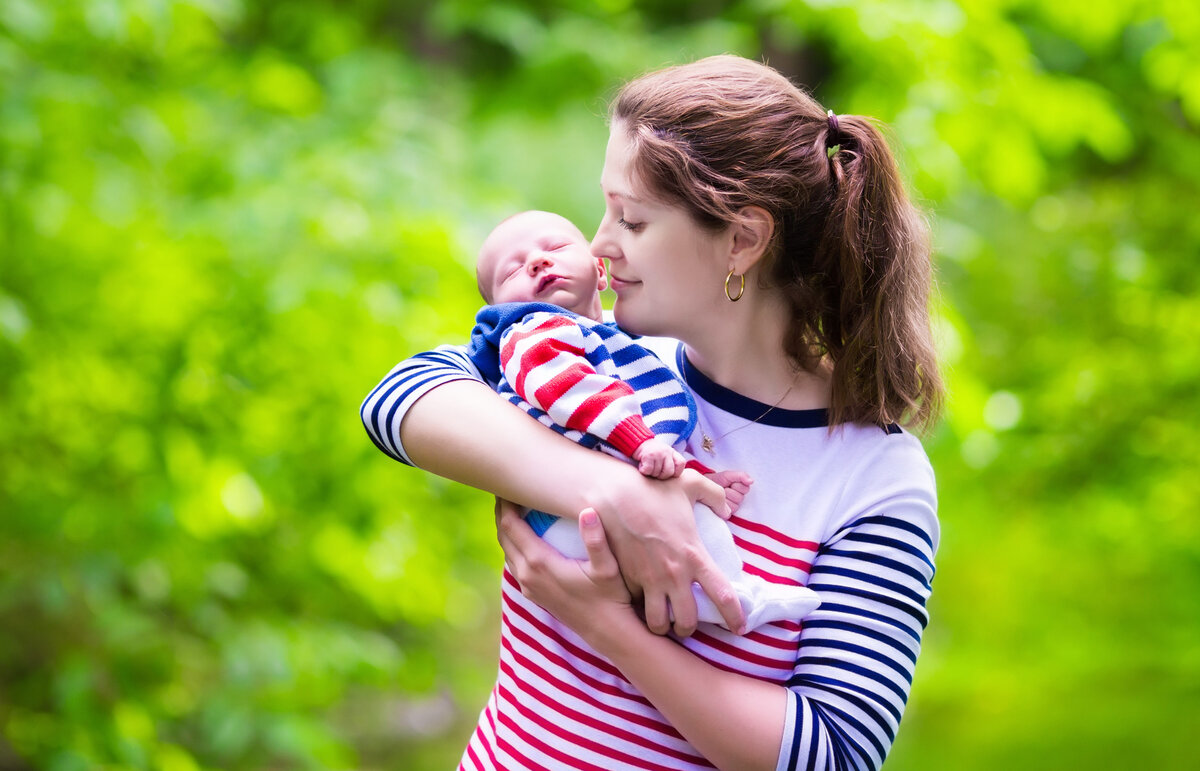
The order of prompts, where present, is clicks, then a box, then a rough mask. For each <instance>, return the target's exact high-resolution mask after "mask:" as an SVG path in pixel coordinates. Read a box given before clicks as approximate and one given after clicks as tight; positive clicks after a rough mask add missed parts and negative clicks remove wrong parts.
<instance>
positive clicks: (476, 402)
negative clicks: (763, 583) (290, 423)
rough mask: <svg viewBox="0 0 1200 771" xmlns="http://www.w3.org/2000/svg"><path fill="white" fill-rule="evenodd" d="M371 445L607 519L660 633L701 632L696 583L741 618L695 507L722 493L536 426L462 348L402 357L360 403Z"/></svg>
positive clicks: (628, 577)
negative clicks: (702, 535) (657, 476)
mask: <svg viewBox="0 0 1200 771" xmlns="http://www.w3.org/2000/svg"><path fill="white" fill-rule="evenodd" d="M361 414H362V419H363V423H364V425H366V427H367V432H368V434H369V435H370V436H371V438H372V440H373V441H374V442H375V443H376V445H378V446H379V448H380V449H381V450H383V451H384V452H386V453H388V454H389V455H391V456H392V457H394V458H396V459H397V460H401V461H402V462H406V463H411V464H414V465H417V466H420V467H421V468H424V469H426V470H428V471H431V472H433V473H435V474H438V475H439V476H443V477H446V478H448V479H453V480H454V481H457V482H462V483H463V484H468V485H471V486H472V487H477V488H479V489H481V490H486V491H488V492H491V493H495V494H497V495H500V496H501V497H504V498H506V499H508V500H513V501H517V502H519V503H520V504H521V505H524V506H528V507H532V508H538V509H541V510H543V511H547V512H550V513H552V514H558V515H565V516H568V517H571V518H574V517H575V516H577V514H578V512H579V511H580V510H582V509H583V508H585V507H589V506H590V507H594V508H595V509H597V510H598V511H599V512H600V515H601V517H602V518H603V520H604V522H605V526H606V527H607V528H608V533H609V537H610V539H611V541H612V545H613V551H614V552H615V553H616V555H617V558H618V560H619V561H620V565H621V568H622V574H623V576H624V578H625V581H626V583H627V584H628V585H629V586H630V587H631V588H632V590H633V591H634V592H636V593H640V594H641V596H642V597H643V601H644V603H645V613H646V623H647V625H649V626H650V628H651V629H652V630H654V631H655V632H657V633H659V634H663V633H665V632H666V631H667V630H668V629H670V628H671V626H672V624H671V622H670V616H669V611H668V608H670V609H671V610H672V611H673V612H674V630H675V632H676V633H677V634H680V635H689V634H691V633H692V631H694V630H695V625H696V605H695V598H694V597H693V595H692V589H691V587H692V582H693V581H695V582H696V583H699V584H700V585H701V587H703V589H704V590H705V592H706V593H707V594H708V595H709V597H710V598H712V600H713V602H714V603H715V604H716V605H717V607H718V608H719V609H720V610H721V614H722V616H723V617H724V618H725V619H726V623H728V624H730V627H731V628H735V629H736V628H738V626H740V624H741V623H742V621H743V617H742V611H741V606H740V605H739V604H738V601H737V597H736V595H735V594H734V592H733V588H732V587H731V586H730V585H729V581H728V579H727V578H726V577H725V576H724V575H722V574H721V572H720V571H719V570H718V569H717V567H716V565H715V564H713V562H712V559H711V557H709V555H708V553H707V551H705V549H704V547H703V544H702V543H701V542H700V539H699V536H698V535H697V533H696V526H695V519H694V516H693V514H692V506H693V503H695V502H696V501H700V502H702V503H707V504H709V505H710V506H711V507H712V508H714V510H717V511H718V513H719V514H721V513H724V512H723V508H724V491H723V490H722V489H721V488H720V486H719V485H717V484H716V483H713V482H710V481H709V480H706V479H704V478H703V477H701V476H700V475H699V474H697V473H695V472H685V473H684V474H683V475H682V476H680V477H678V478H676V479H669V480H662V481H659V480H650V479H647V478H646V477H643V476H642V475H641V474H640V473H638V471H637V469H636V468H635V467H633V466H631V465H629V464H627V463H623V462H621V461H619V460H617V459H615V458H612V457H610V456H607V455H605V454H603V453H598V452H594V451H591V450H587V449H584V448H583V447H580V446H578V445H576V444H575V443H574V442H571V441H570V440H568V439H566V438H564V437H562V436H560V435H558V434H557V433H555V432H554V431H551V430H549V429H548V428H546V427H545V426H543V425H541V424H540V423H538V422H537V421H536V420H532V419H531V418H530V417H529V416H528V415H526V414H525V413H524V412H523V411H521V410H520V409H518V408H517V407H515V406H513V405H512V404H510V403H509V402H507V401H506V400H505V399H503V398H501V397H500V396H498V395H497V394H496V393H495V392H493V391H492V390H491V388H490V387H488V386H487V385H486V384H484V383H483V382H482V378H481V377H480V376H479V373H478V370H476V369H475V368H474V367H473V366H472V365H471V363H470V359H469V358H467V356H466V354H465V352H464V351H463V349H461V348H452V347H443V348H441V349H438V350H437V351H431V352H429V353H426V354H420V355H418V356H415V357H413V358H412V359H409V360H408V361H406V362H403V363H402V364H400V365H399V366H398V367H396V368H395V369H394V370H393V371H392V372H391V373H389V375H388V376H387V377H386V378H385V379H384V380H383V382H381V383H380V384H379V386H377V387H376V388H375V389H374V390H373V391H372V392H371V394H370V395H368V397H367V398H366V399H365V400H364V401H363V405H362V408H361Z"/></svg>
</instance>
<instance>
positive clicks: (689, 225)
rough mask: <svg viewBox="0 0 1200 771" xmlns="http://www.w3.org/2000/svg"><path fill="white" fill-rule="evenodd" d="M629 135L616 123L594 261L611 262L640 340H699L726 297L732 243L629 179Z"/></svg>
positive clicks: (621, 309) (628, 323)
mask: <svg viewBox="0 0 1200 771" xmlns="http://www.w3.org/2000/svg"><path fill="white" fill-rule="evenodd" d="M631 155H632V147H631V142H630V140H629V136H628V131H627V130H626V127H625V125H624V124H623V123H620V122H617V123H614V124H613V129H612V134H611V136H610V137H609V140H608V150H607V151H606V153H605V156H604V171H603V173H602V174H601V177H600V187H601V188H602V189H603V191H604V202H605V210H604V219H603V220H602V221H601V222H600V229H599V230H597V231H596V237H595V238H594V239H593V240H592V254H594V255H596V256H597V257H602V258H604V259H607V260H608V261H609V283H610V285H611V286H612V288H613V290H614V291H615V292H616V293H617V301H616V304H615V305H614V306H613V312H614V314H615V315H616V318H617V323H618V324H620V325H621V327H622V328H624V329H626V330H628V331H630V332H632V333H634V334H638V335H662V336H668V337H675V338H678V339H680V340H684V341H685V342H686V341H689V340H697V339H700V338H699V337H696V336H697V335H702V334H703V328H704V325H705V323H706V322H708V321H710V320H711V318H712V311H713V310H714V305H716V304H717V303H721V302H727V301H726V300H725V296H724V283H723V282H724V281H725V272H726V270H727V263H728V256H729V246H730V240H731V239H730V238H729V237H728V236H727V235H726V234H721V233H718V234H713V233H712V232H710V231H708V230H705V229H704V228H701V227H700V226H699V225H698V224H697V223H696V222H695V220H693V219H692V217H691V215H690V214H688V212H687V211H685V210H684V209H683V208H682V207H681V206H677V205H672V204H668V203H663V202H661V201H657V200H654V199H652V198H650V197H649V196H648V195H647V194H646V192H645V191H644V190H642V189H639V186H638V185H636V184H635V182H634V180H633V178H632V175H631V173H630V160H631Z"/></svg>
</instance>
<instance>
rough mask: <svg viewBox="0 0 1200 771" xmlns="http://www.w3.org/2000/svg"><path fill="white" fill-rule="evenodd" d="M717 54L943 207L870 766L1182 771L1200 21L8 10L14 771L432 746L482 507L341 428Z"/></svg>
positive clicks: (408, 753)
mask: <svg viewBox="0 0 1200 771" xmlns="http://www.w3.org/2000/svg"><path fill="white" fill-rule="evenodd" d="M726 51H734V52H738V53H741V54H744V55H747V56H751V57H765V58H766V59H767V60H768V61H770V62H771V63H772V64H773V65H775V66H777V67H779V68H780V69H782V70H783V71H784V72H786V73H787V74H789V75H790V76H792V77H793V78H794V79H796V80H797V81H798V82H801V83H804V84H806V85H807V86H809V87H811V88H812V89H813V90H814V91H815V93H816V95H817V96H818V98H819V99H821V100H822V101H823V102H824V103H826V104H827V105H828V106H830V107H832V108H834V109H835V110H836V111H837V112H839V113H862V114H868V115H873V116H876V117H879V118H880V119H882V120H883V121H885V122H886V123H888V124H890V125H891V126H892V127H893V130H894V135H895V137H896V139H897V142H898V146H899V148H900V155H901V160H902V164H903V166H904V167H905V170H906V173H907V175H908V176H909V177H910V178H911V179H912V180H913V183H914V192H915V194H916V196H917V198H918V199H919V200H920V201H921V202H922V204H923V205H925V206H926V207H928V208H930V209H931V210H932V212H933V228H934V233H935V239H936V242H937V247H938V256H939V268H940V287H941V295H940V297H939V298H938V306H937V313H938V336H939V340H940V343H941V345H942V347H943V351H944V353H945V358H946V362H947V375H948V377H949V381H950V385H951V390H952V394H951V397H952V400H951V406H950V412H949V415H948V416H947V420H946V421H945V422H944V424H943V426H942V427H941V429H940V430H939V431H938V432H937V433H936V434H935V435H933V436H931V437H929V439H928V442H927V444H928V447H929V448H930V451H931V454H932V455H933V457H934V464H935V467H936V468H937V470H938V475H939V484H940V488H941V497H942V512H943V528H944V532H943V544H942V548H941V553H940V567H939V577H938V581H937V584H936V591H935V596H934V606H933V614H934V621H933V624H932V626H931V627H930V631H929V633H928V638H927V639H928V643H927V650H926V653H925V654H924V657H923V659H922V663H921V666H920V667H919V671H918V677H917V682H916V687H915V689H914V694H913V699H912V704H911V705H910V710H909V714H908V716H907V717H906V719H905V729H904V731H902V732H901V734H900V738H899V741H898V743H897V746H896V749H895V753H894V757H893V759H892V760H891V761H890V762H889V768H894V769H902V768H922V769H924V768H961V767H970V768H1009V767H1012V766H1015V765H1021V766H1024V767H1030V768H1060V767H1075V766H1086V765H1094V766H1099V767H1108V766H1112V765H1130V766H1132V765H1135V764H1136V765H1154V766H1159V767H1168V768H1171V767H1186V766H1190V765H1195V763H1196V762H1197V759H1198V757H1200V756H1198V755H1197V751H1196V750H1195V749H1194V748H1192V747H1189V746H1187V745H1186V744H1185V743H1184V740H1181V739H1180V738H1179V737H1186V736H1187V731H1186V729H1187V720H1188V719H1189V716H1192V715H1194V714H1195V712H1196V709H1197V707H1198V706H1200V690H1198V688H1197V686H1196V683H1200V647H1198V646H1197V644H1196V643H1195V640H1197V639H1200V618H1198V617H1197V614H1196V613H1195V610H1194V602H1193V601H1192V600H1191V598H1192V597H1193V596H1194V594H1195V592H1196V590H1197V586H1198V585H1200V533H1198V532H1197V528H1198V527H1200V525H1197V522H1196V520H1195V518H1194V517H1193V516H1191V512H1192V511H1193V510H1194V508H1195V506H1194V504H1193V503H1192V502H1193V501H1194V500H1196V498H1197V496H1198V494H1200V486H1198V483H1197V481H1196V480H1197V477H1196V475H1195V473H1194V465H1195V460H1194V459H1195V458H1197V457H1200V440H1197V438H1196V436H1197V434H1196V432H1195V430H1194V426H1195V424H1196V423H1197V422H1198V421H1200V405H1198V397H1197V392H1196V388H1195V384H1196V383H1197V382H1198V381H1200V355H1198V354H1197V353H1196V352H1195V351H1196V346H1195V344H1194V340H1195V338H1196V336H1197V334H1198V333H1200V329H1198V328H1197V321H1196V320H1197V319H1200V307H1197V306H1198V304H1200V300H1197V295H1196V286H1197V282H1196V278H1195V275H1196V274H1195V271H1194V269H1193V265H1192V262H1193V259H1192V258H1193V257H1194V256H1195V255H1196V254H1197V253H1198V251H1200V224H1198V220H1197V219H1196V218H1195V217H1192V216H1191V212H1190V207H1189V205H1188V204H1189V202H1191V201H1194V200H1197V198H1198V196H1197V193H1198V192H1200V191H1198V190H1197V186H1198V184H1197V180H1200V144H1198V142H1197V126H1198V125H1200V54H1198V53H1197V52H1198V51H1200V14H1198V13H1197V11H1195V10H1193V8H1192V4H1187V3H1183V2H1166V1H1165V0H1164V1H1163V2H1135V1H1134V0H1127V1H1114V2H1101V3H1097V2H1087V3H1084V2H1060V3H1055V4H1052V5H1045V4H1040V3H1029V2H1018V1H1017V0H1005V1H1002V2H996V1H992V2H976V1H974V0H971V1H968V0H963V1H962V2H958V3H955V2H950V1H949V0H943V1H939V0H929V1H917V0H914V1H913V2H906V3H895V2H882V0H879V1H874V0H872V1H869V2H868V1H867V0H862V1H860V2H810V3H785V2H775V1H774V0H741V1H740V2H717V3H706V4H696V3H684V2H680V1H678V0H658V1H657V2H653V3H639V4H633V3H628V2H621V1H619V0H612V1H610V2H604V3H590V2H587V3H585V2H577V1H575V0H572V1H571V2H562V3H547V2H543V1H542V0H506V1H505V2H501V3H496V2H472V1H470V0H456V1H455V2H444V3H443V2H439V3H428V2H414V3H407V4H395V3H385V2H380V1H379V0H355V1H354V2H349V3H333V2H327V1H323V0H303V1H302V2H293V3H286V4H278V3H259V2H249V1H248V0H247V1H245V2H240V1H239V0H190V1H185V0H158V1H156V2H143V1H141V0H138V1H136V2H135V1H132V0H131V1H130V2H118V0H109V1H108V2H86V3H85V2H65V3H54V4H46V3H34V2H30V1H29V0H8V2H6V3H4V4H2V5H0V83H3V86H0V403H2V404H3V405H4V408H3V410H0V623H3V626H4V629H5V630H6V634H4V635H0V737H2V739H0V768H26V767H37V768H48V769H74V768H81V769H82V768H95V767H100V766H103V767H111V768H156V769H157V768H162V769H180V770H181V771H184V770H190V769H200V768H247V769H250V768H263V767H279V768H293V767H295V768H349V767H354V768H404V769H410V768H411V769H416V768H431V769H432V768H445V767H447V766H448V765H451V764H452V763H453V762H454V761H455V759H456V758H457V755H458V752H459V750H460V748H461V746H462V743H463V741H464V739H465V736H466V734H467V732H468V731H469V730H470V726H471V725H472V723H473V720H474V715H475V713H476V711H477V710H478V708H479V707H480V705H481V704H482V701H483V698H484V694H485V693H486V691H487V688H488V683H489V680H490V678H491V676H492V674H493V673H494V667H495V643H494V635H495V631H494V630H495V604H496V603H495V571H496V567H497V564H498V561H499V556H498V553H497V549H496V547H495V542H494V536H493V534H492V532H491V518H490V516H489V511H490V505H489V502H488V501H487V499H486V497H485V496H482V495H480V494H477V493H474V492H472V491H467V490H463V489H462V488H459V487H457V486H454V485H450V484H447V483H444V482H442V481H440V480H436V479H429V478H426V477H425V476H424V475H422V474H420V473H418V472H414V471H406V470H404V469H402V468H401V467H400V466H398V465H396V464H395V463H394V462H391V461H389V460H387V459H386V458H385V457H384V456H383V455H381V454H380V453H378V452H377V451H376V450H375V449H374V448H373V447H372V446H371V444H370V442H369V441H368V440H367V438H366V437H365V436H364V434H363V432H362V429H361V427H360V426H359V424H358V420H357V406H358V403H359V401H360V400H361V399H362V397H363V396H364V395H365V394H366V392H367V391H368V390H369V389H370V388H371V387H372V386H373V385H374V383H375V382H376V381H377V380H378V378H379V377H380V376H382V374H383V373H384V372H386V371H387V369H388V368H389V367H390V366H392V364H394V363H395V362H396V361H397V360H399V359H400V358H402V357H403V356H405V355H406V354H408V353H411V352H414V351H416V350H421V349H424V348H428V347H432V346H433V345H435V344H438V343H441V342H447V341H456V340H461V339H462V338H463V337H464V335H465V334H466V331H467V330H468V327H469V323H470V319H471V318H472V315H473V313H474V311H475V309H476V306H477V304H478V302H479V301H478V298H477V296H476V294H475V289H474V280H473V276H472V271H471V264H472V261H473V249H474V248H475V245H476V244H477V243H478V239H479V238H480V237H481V235H482V234H483V233H484V232H486V229H487V228H488V227H490V225H491V224H492V223H493V222H494V221H496V220H497V219H499V218H500V217H502V216H504V215H506V214H508V213H511V212H512V211H514V210H517V209H519V208H526V207H541V208H551V209H554V210H557V211H560V212H562V213H563V214H565V215H567V216H569V217H571V218H573V219H574V220H575V221H576V222H578V223H579V224H580V225H581V227H583V228H584V230H585V231H587V229H588V228H589V227H591V226H592V225H593V224H594V223H595V222H597V221H598V219H599V215H600V211H601V201H600V198H599V196H598V195H597V179H598V176H599V168H600V165H601V162H602V154H603V147H604V142H605V138H606V133H607V129H606V127H605V125H604V115H605V111H606V100H607V98H608V97H610V96H611V95H612V93H613V92H614V90H615V88H616V87H617V86H618V85H619V84H620V83H621V82H622V81H623V80H625V79H627V78H629V77H631V76H633V75H635V74H637V73H639V72H642V71H644V70H647V69H651V68H654V67H658V66H661V65H663V64H667V63H671V62H678V61H684V60H688V59H692V58H696V57H699V56H703V55H707V54H712V53H719V52H726ZM1064 705H1067V706H1069V709H1065V708H1064Z"/></svg>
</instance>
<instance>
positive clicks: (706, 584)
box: [696, 560, 746, 634]
mask: <svg viewBox="0 0 1200 771" xmlns="http://www.w3.org/2000/svg"><path fill="white" fill-rule="evenodd" d="M696 583H698V584H700V588H701V589H703V590H704V593H705V594H707V595H708V598H709V599H710V600H712V601H713V604H714V605H716V606H717V612H718V613H720V614H721V618H723V619H725V626H726V628H728V629H730V630H732V631H733V632H734V633H735V634H745V633H746V629H745V626H746V616H745V614H744V613H742V604H741V602H739V601H738V596H737V593H736V592H735V591H734V590H733V585H732V584H730V583H729V579H728V578H726V577H725V575H724V574H723V573H721V571H720V570H718V569H717V566H716V565H714V564H713V563H712V562H711V560H710V561H709V563H708V564H707V565H704V566H703V567H702V568H701V569H700V572H699V574H698V575H697V576H696Z"/></svg>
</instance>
